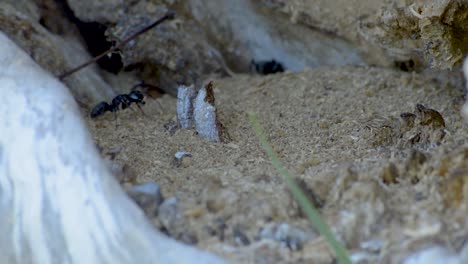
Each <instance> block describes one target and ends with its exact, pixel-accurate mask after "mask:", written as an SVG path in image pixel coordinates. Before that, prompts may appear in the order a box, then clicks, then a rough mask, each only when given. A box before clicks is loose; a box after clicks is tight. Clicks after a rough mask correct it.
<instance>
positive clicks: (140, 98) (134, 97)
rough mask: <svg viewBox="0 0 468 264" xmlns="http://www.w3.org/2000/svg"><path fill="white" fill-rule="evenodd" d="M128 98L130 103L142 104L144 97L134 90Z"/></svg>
mask: <svg viewBox="0 0 468 264" xmlns="http://www.w3.org/2000/svg"><path fill="white" fill-rule="evenodd" d="M128 97H129V99H130V100H131V101H134V102H143V98H144V97H145V96H144V95H143V93H142V92H140V91H138V90H135V91H132V92H131V93H130V94H128Z"/></svg>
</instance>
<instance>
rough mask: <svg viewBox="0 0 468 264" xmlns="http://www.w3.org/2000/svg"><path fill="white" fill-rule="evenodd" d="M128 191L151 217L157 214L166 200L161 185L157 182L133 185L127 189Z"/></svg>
mask: <svg viewBox="0 0 468 264" xmlns="http://www.w3.org/2000/svg"><path fill="white" fill-rule="evenodd" d="M127 193H128V195H129V196H130V198H132V199H133V200H134V201H135V202H136V203H137V204H138V206H140V208H141V209H143V210H144V211H145V213H146V214H147V215H148V216H150V217H152V216H154V215H156V212H157V210H158V206H159V205H160V204H161V203H162V202H163V200H164V198H163V196H162V194H161V187H160V186H159V184H157V183H155V182H147V183H144V184H140V185H134V186H131V187H129V188H128V189H127Z"/></svg>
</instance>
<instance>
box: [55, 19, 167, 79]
mask: <svg viewBox="0 0 468 264" xmlns="http://www.w3.org/2000/svg"><path fill="white" fill-rule="evenodd" d="M174 16H175V13H174V12H173V11H169V12H167V13H166V14H165V15H164V16H163V17H161V18H160V19H158V20H156V21H155V22H153V23H152V24H150V25H148V26H146V27H145V28H143V29H142V30H140V31H138V32H136V33H135V34H133V35H131V36H129V37H127V38H126V39H124V40H122V41H121V42H119V43H118V44H117V45H115V46H113V47H111V48H110V49H108V50H106V51H104V52H103V53H101V54H99V55H98V56H96V57H94V58H92V59H91V60H89V61H87V62H85V63H83V64H81V65H80V66H77V67H75V68H73V69H71V70H69V71H67V72H65V73H62V74H61V75H59V76H58V78H59V79H60V80H63V79H65V78H66V77H68V76H69V75H72V74H73V73H75V72H77V71H79V70H81V69H83V68H85V67H86V66H88V65H90V64H92V63H94V62H97V61H98V60H99V59H101V58H102V57H104V56H106V55H107V54H109V53H111V52H114V51H116V50H118V49H120V48H121V47H122V46H124V45H125V44H127V43H128V42H130V41H131V40H132V39H134V38H136V37H138V36H139V35H141V34H143V33H145V32H146V31H148V30H150V29H152V28H153V27H155V26H157V25H159V24H161V23H162V22H164V21H165V20H168V19H173V18H174Z"/></svg>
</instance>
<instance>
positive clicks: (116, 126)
mask: <svg viewBox="0 0 468 264" xmlns="http://www.w3.org/2000/svg"><path fill="white" fill-rule="evenodd" d="M112 112H113V113H114V123H115V128H118V127H119V119H117V111H112Z"/></svg>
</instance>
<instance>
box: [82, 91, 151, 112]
mask: <svg viewBox="0 0 468 264" xmlns="http://www.w3.org/2000/svg"><path fill="white" fill-rule="evenodd" d="M138 86H140V85H137V86H135V87H134V88H136V87H138ZM134 88H132V89H134ZM143 98H144V96H143V94H142V93H141V92H140V91H137V90H134V91H131V92H130V93H129V94H119V95H117V96H116V97H114V99H112V103H110V104H108V103H107V102H100V103H99V104H97V105H96V106H95V107H93V109H92V110H91V114H90V115H91V118H96V117H98V116H100V115H103V114H104V113H105V112H107V111H109V112H112V113H114V117H115V116H116V113H117V111H118V110H119V109H122V110H124V109H126V108H129V107H130V105H131V104H133V103H135V104H136V105H137V106H138V108H139V109H140V110H141V108H140V104H145V101H144V100H143ZM141 111H142V112H143V110H141Z"/></svg>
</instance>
